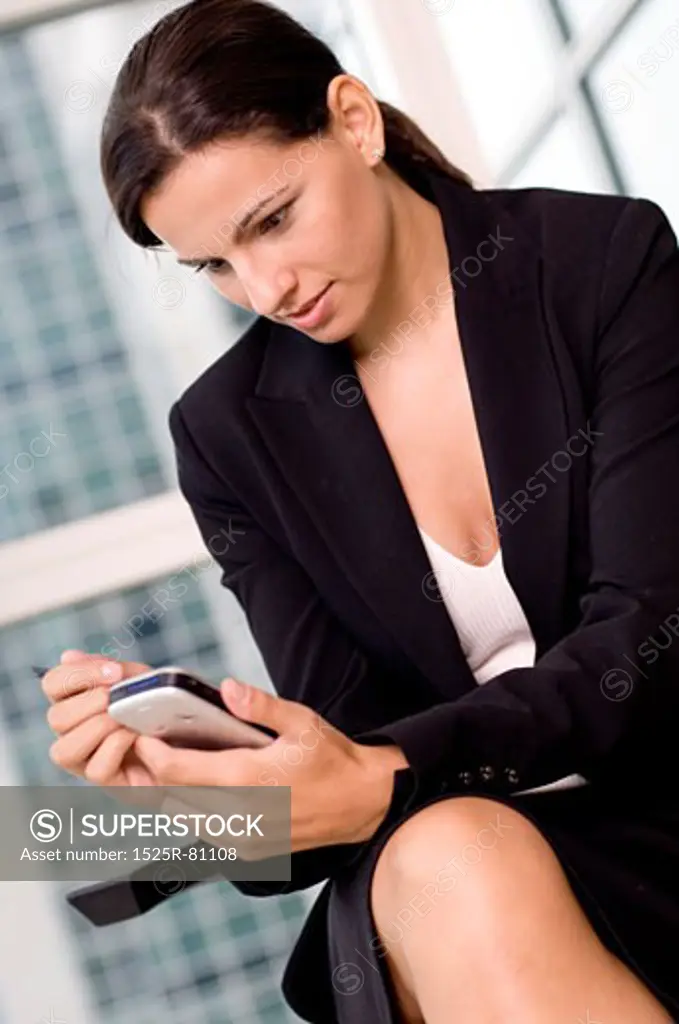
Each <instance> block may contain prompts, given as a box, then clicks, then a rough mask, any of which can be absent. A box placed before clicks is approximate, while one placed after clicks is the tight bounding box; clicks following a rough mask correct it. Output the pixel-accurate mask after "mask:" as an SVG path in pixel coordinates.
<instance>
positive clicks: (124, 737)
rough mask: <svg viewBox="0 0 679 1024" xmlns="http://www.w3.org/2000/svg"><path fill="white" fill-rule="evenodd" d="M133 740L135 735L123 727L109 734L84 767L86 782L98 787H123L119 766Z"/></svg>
mask: <svg viewBox="0 0 679 1024" xmlns="http://www.w3.org/2000/svg"><path fill="white" fill-rule="evenodd" d="M135 738H136V733H134V732H132V730H131V729H125V728H123V727H121V728H119V729H116V730H115V731H114V732H112V733H109V735H108V736H106V737H105V738H104V739H103V740H102V742H101V743H100V744H99V746H98V747H97V749H96V750H95V751H94V753H93V754H92V756H91V758H90V759H89V761H88V762H87V764H86V765H85V769H84V771H83V775H84V777H85V778H86V779H87V780H88V782H94V783H95V784H96V785H98V786H105V785H115V784H116V783H117V784H118V785H124V778H123V775H122V772H121V765H122V762H123V758H124V757H125V754H126V753H127V752H128V750H130V748H131V747H132V746H133V745H134V741H135Z"/></svg>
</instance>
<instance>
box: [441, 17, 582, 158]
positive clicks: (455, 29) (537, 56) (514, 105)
mask: <svg viewBox="0 0 679 1024" xmlns="http://www.w3.org/2000/svg"><path fill="white" fill-rule="evenodd" d="M432 10H435V5H432ZM438 21H439V24H440V29H441V32H442V34H443V37H444V40H445V43H446V46H447V49H448V52H449V53H450V57H451V60H452V63H453V67H454V69H455V74H456V76H457V77H458V80H459V82H460V86H461V89H462V95H463V99H464V102H465V104H466V105H467V108H468V109H469V112H470V115H471V117H472V119H473V121H474V125H475V127H476V130H477V132H478V134H479V138H480V142H481V145H482V146H483V147H484V149H485V152H486V156H487V159H488V163H489V166H490V170H491V172H492V173H495V172H499V171H500V170H501V169H502V167H503V166H504V164H505V163H507V162H508V160H509V159H510V157H511V156H512V155H513V152H514V150H515V149H516V147H517V146H518V144H519V142H520V138H521V134H522V131H524V130H525V125H526V123H527V122H529V121H530V117H531V114H532V113H533V112H534V111H535V110H537V109H540V108H541V107H542V105H543V104H544V101H545V97H546V96H547V95H549V94H550V92H553V90H554V81H555V78H554V76H555V71H556V59H557V56H558V53H559V51H560V49H561V46H562V43H561V40H560V38H559V36H558V34H557V31H556V26H555V24H554V21H553V18H552V17H551V15H550V12H549V11H548V9H547V6H546V5H545V4H544V3H543V2H542V0H513V2H512V3H511V4H499V3H498V4H494V5H493V10H492V16H490V17H489V10H488V6H487V5H486V4H482V3H456V4H455V5H454V6H453V7H452V9H450V10H449V13H448V14H447V15H446V16H445V17H443V16H442V17H440V18H439V19H438Z"/></svg>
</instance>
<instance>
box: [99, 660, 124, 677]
mask: <svg viewBox="0 0 679 1024" xmlns="http://www.w3.org/2000/svg"><path fill="white" fill-rule="evenodd" d="M100 671H101V674H102V676H103V677H104V679H108V680H109V682H113V681H114V680H118V679H122V675H123V666H122V665H121V664H120V662H119V661H105V662H104V664H103V665H102V666H101V668H100Z"/></svg>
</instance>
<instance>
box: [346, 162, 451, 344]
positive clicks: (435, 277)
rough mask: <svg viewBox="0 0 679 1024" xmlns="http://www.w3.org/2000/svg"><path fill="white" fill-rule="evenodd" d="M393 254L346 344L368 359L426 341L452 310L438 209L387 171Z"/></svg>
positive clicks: (390, 255)
mask: <svg viewBox="0 0 679 1024" xmlns="http://www.w3.org/2000/svg"><path fill="white" fill-rule="evenodd" d="M385 179H386V181H385V187H386V188H387V190H388V197H389V202H388V206H389V222H388V231H389V238H388V249H387V256H386V260H385V263H384V268H383V273H382V276H381V281H380V285H379V287H378V289H377V294H376V296H375V300H374V302H373V304H372V307H371V309H370V311H369V313H368V315H367V317H366V319H365V321H364V323H363V324H361V326H360V328H359V330H358V331H356V332H355V333H354V334H353V335H352V336H351V337H350V338H349V339H347V344H348V346H349V348H350V350H351V353H352V355H353V358H354V360H356V361H361V360H364V359H367V358H368V357H369V356H370V355H371V353H376V350H378V349H379V348H380V346H382V345H383V344H385V343H386V344H389V343H390V339H392V340H393V339H394V338H397V339H400V340H401V341H402V340H403V338H404V336H407V337H413V338H417V337H422V336H423V335H424V334H426V333H427V331H431V328H432V324H433V323H434V322H435V321H436V320H437V318H438V317H439V316H440V314H441V313H442V312H443V310H444V309H445V308H447V306H449V304H450V296H451V284H450V266H449V259H448V249H447V246H446V240H445V235H444V231H443V224H442V221H441V215H440V213H439V210H438V207H437V206H436V204H435V203H432V202H430V201H429V200H428V199H425V198H424V196H422V195H420V194H419V192H416V191H415V189H413V188H411V187H410V186H409V185H408V184H407V183H406V182H404V181H403V179H402V178H400V177H399V176H398V175H397V174H395V173H393V172H392V171H390V170H389V169H388V168H385Z"/></svg>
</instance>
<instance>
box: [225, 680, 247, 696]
mask: <svg viewBox="0 0 679 1024" xmlns="http://www.w3.org/2000/svg"><path fill="white" fill-rule="evenodd" d="M248 689H249V688H248V687H247V686H243V684H242V683H240V682H239V681H238V680H237V679H231V678H229V679H227V680H226V693H227V696H229V697H230V698H231V699H232V700H239V701H242V700H245V699H246V697H247V696H248Z"/></svg>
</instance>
